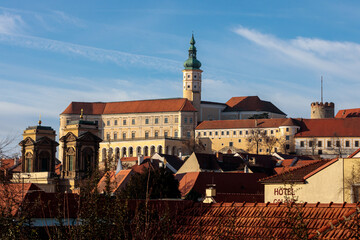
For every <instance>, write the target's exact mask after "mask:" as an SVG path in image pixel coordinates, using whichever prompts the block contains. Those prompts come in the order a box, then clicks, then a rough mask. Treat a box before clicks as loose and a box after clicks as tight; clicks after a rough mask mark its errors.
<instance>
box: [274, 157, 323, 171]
mask: <svg viewBox="0 0 360 240" xmlns="http://www.w3.org/2000/svg"><path fill="white" fill-rule="evenodd" d="M314 161H316V160H303V159H298V160H295V159H284V160H279V161H278V163H279V166H278V164H276V167H275V168H274V170H275V172H276V173H277V174H280V173H283V172H286V171H289V170H291V169H295V168H298V167H302V166H305V165H308V164H311V163H313V162H314ZM280 163H281V164H280Z"/></svg>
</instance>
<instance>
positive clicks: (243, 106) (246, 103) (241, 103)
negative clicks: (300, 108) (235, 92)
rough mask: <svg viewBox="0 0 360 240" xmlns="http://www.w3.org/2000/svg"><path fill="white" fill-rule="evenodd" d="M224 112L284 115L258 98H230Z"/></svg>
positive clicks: (269, 103)
mask: <svg viewBox="0 0 360 240" xmlns="http://www.w3.org/2000/svg"><path fill="white" fill-rule="evenodd" d="M226 105H228V106H227V107H226V108H225V109H224V112H240V111H266V112H272V113H278V114H283V115H286V114H285V113H284V112H282V111H281V110H280V109H278V108H277V107H276V106H275V105H274V104H272V103H271V102H268V101H263V100H261V99H260V98H259V97H258V96H246V97H232V98H230V100H229V101H227V102H226Z"/></svg>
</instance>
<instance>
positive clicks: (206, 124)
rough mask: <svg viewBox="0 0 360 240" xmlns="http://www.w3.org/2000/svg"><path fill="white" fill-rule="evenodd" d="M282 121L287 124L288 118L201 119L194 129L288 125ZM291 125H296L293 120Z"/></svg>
mask: <svg viewBox="0 0 360 240" xmlns="http://www.w3.org/2000/svg"><path fill="white" fill-rule="evenodd" d="M296 122H297V121H296ZM284 123H285V124H288V123H289V121H288V119H286V118H273V119H240V120H217V121H203V122H202V123H200V124H199V125H198V126H197V127H196V130H203V129H235V128H254V127H255V125H256V126H257V127H258V128H278V127H280V126H289V125H284ZM293 126H297V125H296V123H295V121H294V125H293Z"/></svg>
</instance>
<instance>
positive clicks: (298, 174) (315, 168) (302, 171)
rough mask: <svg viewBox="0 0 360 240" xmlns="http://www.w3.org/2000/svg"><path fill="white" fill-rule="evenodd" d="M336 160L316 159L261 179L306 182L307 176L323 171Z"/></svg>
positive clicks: (274, 181)
mask: <svg viewBox="0 0 360 240" xmlns="http://www.w3.org/2000/svg"><path fill="white" fill-rule="evenodd" d="M336 161H337V159H333V160H314V161H312V163H310V164H307V165H304V166H301V167H296V168H293V169H289V170H288V171H285V172H282V173H280V174H277V175H273V176H270V177H267V178H263V179H261V180H260V181H261V182H262V183H283V182H304V181H305V180H306V179H307V178H309V177H311V176H312V175H314V174H315V173H317V172H319V171H321V170H322V169H324V168H326V167H328V166H329V165H331V164H333V163H334V162H336Z"/></svg>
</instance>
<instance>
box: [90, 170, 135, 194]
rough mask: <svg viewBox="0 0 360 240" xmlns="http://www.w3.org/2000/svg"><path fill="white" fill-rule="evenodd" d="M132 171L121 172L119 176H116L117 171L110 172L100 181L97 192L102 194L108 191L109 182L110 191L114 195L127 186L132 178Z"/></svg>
mask: <svg viewBox="0 0 360 240" xmlns="http://www.w3.org/2000/svg"><path fill="white" fill-rule="evenodd" d="M131 172H132V170H131V169H128V170H121V171H119V172H118V174H116V175H115V171H109V172H107V173H105V174H104V176H103V177H102V178H101V179H100V181H99V183H98V185H97V190H98V192H99V193H102V192H104V191H105V190H106V187H107V186H106V185H107V182H108V181H109V188H110V189H109V190H110V192H111V193H114V192H116V191H118V190H119V188H122V187H124V186H125V185H126V183H127V182H128V181H129V179H130V176H131Z"/></svg>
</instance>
